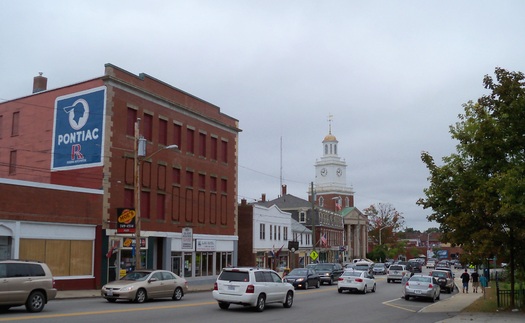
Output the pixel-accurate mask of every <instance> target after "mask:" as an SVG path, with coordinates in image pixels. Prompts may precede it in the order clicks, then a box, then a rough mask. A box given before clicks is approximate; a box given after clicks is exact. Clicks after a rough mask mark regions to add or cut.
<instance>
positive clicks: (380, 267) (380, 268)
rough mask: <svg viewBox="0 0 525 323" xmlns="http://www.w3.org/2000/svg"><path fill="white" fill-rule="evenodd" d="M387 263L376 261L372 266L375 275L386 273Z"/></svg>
mask: <svg viewBox="0 0 525 323" xmlns="http://www.w3.org/2000/svg"><path fill="white" fill-rule="evenodd" d="M386 270H387V268H386V265H385V264H384V263H382V262H378V263H375V264H374V265H373V266H372V274H373V275H385V274H386Z"/></svg>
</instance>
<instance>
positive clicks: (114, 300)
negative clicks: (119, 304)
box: [106, 298, 117, 303]
mask: <svg viewBox="0 0 525 323" xmlns="http://www.w3.org/2000/svg"><path fill="white" fill-rule="evenodd" d="M106 300H107V301H108V302H110V303H115V302H116V301H117V299H116V298H106Z"/></svg>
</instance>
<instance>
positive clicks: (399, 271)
mask: <svg viewBox="0 0 525 323" xmlns="http://www.w3.org/2000/svg"><path fill="white" fill-rule="evenodd" d="M405 275H408V270H407V268H406V267H405V265H397V264H396V265H390V267H388V270H387V271H386V282H387V283H390V282H395V281H396V280H399V281H400V282H401V281H402V280H403V277H404V276H405Z"/></svg>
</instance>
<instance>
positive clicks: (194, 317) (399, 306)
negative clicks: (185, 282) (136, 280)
mask: <svg viewBox="0 0 525 323" xmlns="http://www.w3.org/2000/svg"><path fill="white" fill-rule="evenodd" d="M385 277H386V276H384V275H379V276H376V282H377V291H376V292H375V293H368V294H364V295H363V294H349V293H343V294H339V293H338V292H337V286H336V285H332V286H328V285H323V286H321V288H319V289H315V288H312V289H309V290H306V291H305V290H297V291H296V295H295V300H294V304H293V306H292V308H291V309H285V308H283V307H282V305H269V306H268V307H267V308H266V310H265V311H264V312H262V313H256V312H254V311H253V310H251V309H249V308H245V307H241V306H236V305H232V306H231V307H230V309H229V310H227V311H225V310H221V309H219V307H218V306H217V303H216V302H215V301H214V300H213V298H212V296H211V292H198V293H189V294H187V295H185V296H184V298H183V299H182V301H179V302H175V301H172V300H170V299H163V300H154V301H150V302H147V303H144V304H136V303H129V302H117V303H108V302H107V301H106V300H104V299H103V298H83V299H66V300H54V301H51V302H49V303H48V304H47V306H46V308H45V309H44V311H43V312H41V313H34V314H32V313H27V312H26V311H25V308H24V307H15V308H12V309H10V310H9V311H8V312H7V313H4V314H2V315H0V322H5V321H25V322H37V321H38V322H46V321H47V322H117V321H122V322H148V321H149V322H172V321H173V320H174V318H177V320H184V321H186V322H207V321H210V320H211V319H213V322H224V323H231V322H248V321H249V322H270V321H276V320H279V321H285V322H321V321H322V322H327V321H341V320H344V321H348V320H352V321H353V322H386V321H388V322H421V321H424V322H436V321H440V320H443V319H447V318H449V317H450V316H451V313H446V312H437V313H418V311H420V310H421V309H423V308H425V307H427V306H432V304H433V303H431V302H430V301H427V300H410V301H406V300H404V299H402V298H400V297H401V291H402V286H401V284H399V283H394V284H393V283H390V284H389V283H387V282H386V278H385ZM454 293H457V291H455V292H454ZM454 293H453V294H452V295H454ZM449 297H451V295H450V294H441V300H444V299H447V298H449ZM452 314H455V313H452Z"/></svg>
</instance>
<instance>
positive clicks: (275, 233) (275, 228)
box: [273, 225, 277, 240]
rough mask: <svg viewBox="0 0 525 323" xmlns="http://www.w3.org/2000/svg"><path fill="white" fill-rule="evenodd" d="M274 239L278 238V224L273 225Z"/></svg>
mask: <svg viewBox="0 0 525 323" xmlns="http://www.w3.org/2000/svg"><path fill="white" fill-rule="evenodd" d="M273 240H277V226H276V225H274V226H273Z"/></svg>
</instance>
